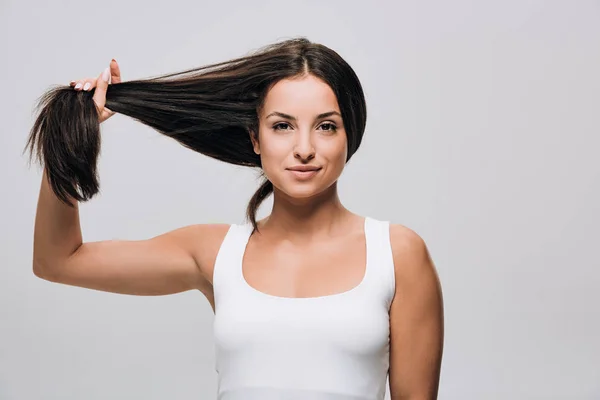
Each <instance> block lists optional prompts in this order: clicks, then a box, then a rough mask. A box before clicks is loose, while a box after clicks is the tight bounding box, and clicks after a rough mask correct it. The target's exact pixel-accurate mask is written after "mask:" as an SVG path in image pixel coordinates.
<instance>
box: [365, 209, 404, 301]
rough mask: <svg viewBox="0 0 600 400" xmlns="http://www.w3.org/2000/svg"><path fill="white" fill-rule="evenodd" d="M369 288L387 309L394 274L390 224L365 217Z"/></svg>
mask: <svg viewBox="0 0 600 400" xmlns="http://www.w3.org/2000/svg"><path fill="white" fill-rule="evenodd" d="M365 233H366V239H367V248H368V257H369V261H368V262H369V274H370V275H371V276H370V280H371V286H372V287H375V288H376V289H377V291H378V292H380V293H381V295H382V296H383V299H384V301H385V303H386V305H387V307H388V308H389V306H390V305H391V303H392V299H393V298H394V293H395V286H396V284H395V272H394V258H393V255H392V246H391V242H390V223H389V221H380V220H377V219H374V218H370V217H367V224H365Z"/></svg>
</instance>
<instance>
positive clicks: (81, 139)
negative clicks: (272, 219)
mask: <svg viewBox="0 0 600 400" xmlns="http://www.w3.org/2000/svg"><path fill="white" fill-rule="evenodd" d="M307 74H312V75H314V76H316V77H318V78H320V79H321V80H323V81H324V82H325V83H327V84H328V85H329V86H330V87H331V89H332V90H333V92H334V94H335V95H336V97H337V100H338V104H339V107H340V111H341V115H342V120H343V123H344V128H345V131H346V135H347V142H348V156H347V160H346V162H348V161H349V160H350V158H351V157H352V155H353V154H354V153H355V152H356V150H357V149H358V147H359V146H360V143H361V140H362V136H363V133H364V130H365V125H366V119H367V109H366V103H365V97H364V93H363V90H362V86H361V84H360V81H359V79H358V77H357V75H356V74H355V72H354V70H353V69H352V68H351V67H350V65H349V64H348V63H347V62H346V61H345V60H344V59H343V58H342V57H341V56H340V55H339V54H338V53H336V52H335V51H333V50H332V49H330V48H328V47H326V46H324V45H322V44H319V43H313V42H311V41H309V40H308V39H306V38H304V37H299V38H293V39H289V40H284V41H280V42H277V43H273V44H270V45H267V46H264V47H262V48H260V49H258V50H256V51H254V52H250V53H249V54H247V55H245V56H243V57H239V58H235V59H232V60H229V61H225V62H220V63H216V64H210V65H206V66H202V67H198V68H193V69H189V70H185V71H180V72H176V73H172V74H167V75H162V76H158V77H153V78H147V79H138V80H131V81H126V82H120V83H115V84H110V85H108V88H107V91H106V107H107V108H109V109H110V110H112V111H114V112H116V113H119V114H123V115H127V116H129V117H131V118H133V119H135V120H137V121H139V122H141V123H143V124H145V125H147V126H149V127H151V128H153V129H154V130H156V131H158V132H159V133H161V134H164V135H166V136H168V137H170V138H172V139H174V140H176V141H177V142H179V143H180V144H181V145H183V146H185V147H187V148H189V149H191V150H193V151H195V152H198V153H201V154H204V155H206V156H208V157H211V158H214V159H217V160H221V161H224V162H226V163H230V164H234V165H241V166H247V167H253V168H258V169H260V170H261V175H262V177H263V182H262V184H261V185H260V187H259V188H258V190H257V191H256V192H255V193H254V195H253V196H252V197H251V199H250V201H249V203H248V206H247V209H246V218H247V219H248V221H250V222H251V223H252V225H253V227H254V229H255V230H257V229H258V227H257V223H256V212H257V210H258V208H259V207H260V205H261V203H262V202H263V201H264V200H265V199H266V198H267V197H268V196H269V195H270V194H271V193H273V184H272V183H271V182H270V181H269V180H268V179H267V177H266V176H265V175H264V173H262V165H261V159H260V156H259V155H257V154H255V153H254V150H253V146H252V141H251V139H250V135H253V137H254V138H256V139H257V140H258V126H259V115H260V111H261V108H262V106H263V104H264V100H265V97H266V94H267V92H268V90H269V89H270V88H271V87H272V86H273V85H274V84H275V83H277V82H278V81H280V80H282V79H286V78H294V77H300V76H303V75H307ZM93 95H94V89H92V90H90V91H76V90H74V89H73V88H71V87H70V86H55V87H52V88H51V89H49V90H47V91H46V92H45V93H44V94H43V95H42V96H41V97H40V98H39V99H38V101H37V104H36V107H35V109H36V111H39V114H38V115H37V117H36V119H35V122H34V124H33V127H32V129H31V131H30V134H29V137H28V140H27V144H26V146H25V151H29V154H30V161H31V159H32V158H33V157H35V158H36V160H37V161H38V162H39V163H40V164H41V165H43V166H44V168H45V170H46V174H47V177H48V182H49V184H50V186H51V188H52V190H53V192H54V193H55V194H56V196H57V197H58V198H59V199H60V200H61V201H62V202H63V203H65V204H67V205H70V206H73V205H72V204H71V203H70V199H74V200H76V201H87V200H89V199H91V198H92V197H93V196H94V195H95V194H97V193H98V191H99V183H98V175H97V161H98V156H99V153H100V143H101V141H100V123H99V115H98V110H97V108H96V105H95V102H94V100H93V98H92V97H93Z"/></svg>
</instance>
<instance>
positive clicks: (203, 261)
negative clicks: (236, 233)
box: [175, 224, 231, 285]
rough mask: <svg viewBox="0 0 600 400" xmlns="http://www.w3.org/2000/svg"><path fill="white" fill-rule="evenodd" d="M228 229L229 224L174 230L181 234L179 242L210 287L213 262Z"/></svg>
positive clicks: (199, 225) (201, 225) (203, 225)
mask: <svg viewBox="0 0 600 400" xmlns="http://www.w3.org/2000/svg"><path fill="white" fill-rule="evenodd" d="M230 227H231V225H230V224H195V225H189V226H186V227H183V228H180V229H178V230H176V231H180V232H181V240H182V241H183V243H184V244H185V247H186V248H188V249H189V252H190V253H191V254H192V255H193V257H194V259H195V260H196V264H197V265H198V268H199V269H200V272H201V273H202V275H203V276H204V278H205V279H206V280H207V281H208V282H209V283H210V284H211V285H212V277H213V270H214V264H215V260H216V258H217V254H218V252H219V249H220V247H221V243H223V239H224V238H225V235H226V234H227V232H228V231H229V228H230ZM176 231H175V232H176Z"/></svg>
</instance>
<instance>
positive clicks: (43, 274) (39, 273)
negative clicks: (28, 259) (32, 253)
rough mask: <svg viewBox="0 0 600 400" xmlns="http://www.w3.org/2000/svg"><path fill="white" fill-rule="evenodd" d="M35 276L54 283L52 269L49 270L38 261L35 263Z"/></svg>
mask: <svg viewBox="0 0 600 400" xmlns="http://www.w3.org/2000/svg"><path fill="white" fill-rule="evenodd" d="M33 274H34V275H35V276H36V277H38V278H40V279H43V280H45V281H51V282H53V281H54V278H53V274H52V273H51V270H50V268H48V266H47V265H46V264H45V263H43V262H40V261H37V260H34V262H33Z"/></svg>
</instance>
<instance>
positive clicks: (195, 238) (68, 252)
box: [33, 173, 228, 300]
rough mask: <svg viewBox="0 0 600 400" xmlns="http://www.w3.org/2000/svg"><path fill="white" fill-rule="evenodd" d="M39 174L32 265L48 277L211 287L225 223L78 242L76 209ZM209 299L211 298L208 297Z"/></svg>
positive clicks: (149, 286) (135, 286)
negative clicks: (141, 237)
mask: <svg viewBox="0 0 600 400" xmlns="http://www.w3.org/2000/svg"><path fill="white" fill-rule="evenodd" d="M72 204H74V207H69V206H68V205H66V204H64V203H62V202H61V201H60V200H59V199H58V198H57V197H56V196H55V194H54V193H53V192H52V190H51V188H50V185H49V184H48V181H47V177H46V174H45V173H44V176H43V178H42V185H41V188H40V195H39V200H38V205H37V213H36V218H35V232H34V246H33V271H34V273H35V275H36V276H38V277H40V278H43V279H46V280H48V281H52V282H58V283H63V284H67V285H72V286H80V287H85V288H90V289H95V290H102V291H107V292H115V293H123V294H132V295H142V296H143V295H165V294H172V293H178V292H183V291H187V290H190V289H198V290H200V291H202V292H203V293H204V294H205V295H208V294H209V293H210V292H211V290H212V284H211V282H212V267H213V264H212V262H214V258H215V257H216V253H217V251H218V247H219V244H220V242H221V240H222V238H223V237H224V235H225V233H226V231H227V228H228V226H227V225H190V226H187V227H183V228H179V229H176V230H173V231H171V232H168V233H165V234H162V235H160V236H156V237H154V238H151V239H147V240H107V241H99V242H87V243H83V242H82V234H81V227H80V222H79V209H78V205H77V203H76V202H75V201H72ZM209 300H210V299H209Z"/></svg>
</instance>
